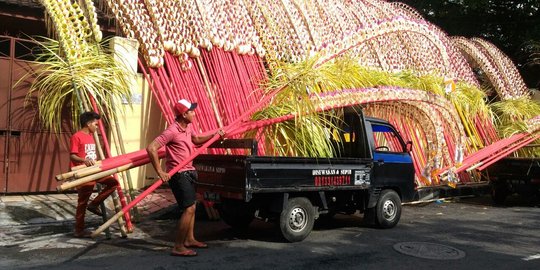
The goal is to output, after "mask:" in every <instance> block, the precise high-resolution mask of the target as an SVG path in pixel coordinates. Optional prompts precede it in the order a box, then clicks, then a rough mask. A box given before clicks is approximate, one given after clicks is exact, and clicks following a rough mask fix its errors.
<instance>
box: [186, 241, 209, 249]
mask: <svg viewBox="0 0 540 270" xmlns="http://www.w3.org/2000/svg"><path fill="white" fill-rule="evenodd" d="M185 247H187V248H208V244H206V243H203V242H200V244H196V245H189V246H185Z"/></svg>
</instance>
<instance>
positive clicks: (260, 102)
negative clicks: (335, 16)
mask: <svg viewBox="0 0 540 270" xmlns="http://www.w3.org/2000/svg"><path fill="white" fill-rule="evenodd" d="M224 53H230V54H235V53H234V52H224ZM243 57H244V56H243ZM231 58H233V59H238V58H235V56H231ZM251 58H253V59H252V60H251V61H254V63H258V64H259V65H262V61H261V60H260V59H259V58H258V56H256V55H253V56H251ZM331 59H333V57H331V58H328V59H326V60H325V61H330V60H331ZM325 61H323V62H320V63H319V65H321V64H323V63H324V62H325ZM253 66H256V65H253ZM317 67H318V65H316V66H315V67H314V68H317ZM207 68H208V67H207ZM158 69H163V67H161V68H158ZM237 71H238V70H237ZM248 71H253V72H260V73H258V74H260V75H259V76H257V77H251V76H248V77H247V78H248V79H250V80H249V81H251V82H253V81H252V80H254V79H256V78H265V77H264V76H265V75H266V71H265V70H264V68H263V67H262V66H260V67H258V68H254V69H251V70H248ZM186 73H187V72H186ZM150 74H153V73H152V72H151V73H150ZM161 74H164V73H163V72H161ZM181 74H185V73H181ZM253 75H255V76H256V75H257V73H254V74H253ZM145 76H146V77H148V75H147V73H146V72H145ZM163 81H164V82H166V80H163ZM151 82H153V83H155V84H151V85H152V86H151V90H152V92H153V93H154V96H158V98H159V96H160V95H161V94H160V92H158V91H156V90H160V89H156V87H158V86H157V83H156V82H161V80H152V81H151ZM169 82H170V81H169ZM238 82H239V83H240V84H242V83H245V82H242V81H238ZM254 83H255V84H254V85H258V84H260V83H261V81H254ZM165 86H166V85H165ZM162 87H163V85H162ZM161 89H163V88H161ZM166 89H167V88H166ZM283 89H284V87H281V88H278V89H275V90H273V91H271V92H269V93H267V94H266V95H264V96H263V95H262V94H261V95H260V96H259V97H260V98H259V99H256V97H255V100H256V104H254V105H251V106H250V107H248V108H244V110H242V111H241V114H240V116H239V117H236V118H231V119H230V121H229V122H228V125H226V126H224V127H223V130H224V131H225V134H228V133H230V131H231V130H234V129H236V128H237V127H238V126H239V125H240V124H242V122H245V121H248V120H249V118H250V117H251V115H252V114H253V113H255V112H257V111H259V110H261V109H262V108H264V107H265V106H266V105H267V104H269V103H270V101H271V100H272V99H273V98H274V96H275V95H276V94H278V93H279V92H280V91H281V90H283ZM167 90H170V89H167ZM180 90H181V89H180ZM185 90H186V91H187V90H188V89H185ZM224 90H225V91H226V90H229V91H238V89H224ZM253 90H256V89H253ZM217 92H219V90H218V91H217ZM255 92H256V91H253V92H251V93H249V94H255ZM169 93H170V92H169ZM190 93H191V92H190ZM188 94H189V93H188ZM225 94H228V93H225ZM223 96H225V95H223ZM187 97H188V98H189V97H190V95H189V96H187ZM164 101H166V100H164V99H162V100H161V105H160V106H165V104H167V105H168V107H169V108H165V107H162V111H163V112H168V111H170V106H171V105H172V104H170V103H166V102H164ZM234 105H236V106H240V105H239V103H237V102H236V101H235V103H233V106H234ZM203 115H205V114H203ZM171 118H172V117H170V116H168V117H167V119H171ZM232 119H234V120H232ZM227 136H230V135H227ZM219 138H220V136H219V135H218V134H217V133H216V134H215V135H214V136H213V137H212V138H211V139H210V140H208V141H207V142H206V143H204V144H203V145H202V146H201V147H199V148H198V149H197V150H196V151H195V152H194V153H193V154H192V155H191V156H190V157H188V158H186V159H185V160H183V161H182V162H181V163H180V164H178V165H177V166H176V167H174V168H173V169H172V170H170V171H169V172H168V174H169V175H174V174H175V173H176V172H177V171H178V170H180V169H181V168H182V167H183V166H185V165H186V164H187V163H189V162H191V161H192V160H193V159H194V158H195V157H196V156H198V155H199V154H201V153H202V152H203V151H205V150H206V149H207V148H208V146H210V145H211V144H212V143H214V142H215V141H217V140H218V139H219ZM162 183H163V180H162V179H159V180H158V181H156V182H155V183H154V184H153V185H151V186H150V187H148V188H147V189H146V190H145V191H144V192H142V193H141V194H140V195H139V196H138V197H137V198H136V199H135V200H133V201H132V202H131V203H129V204H128V205H127V206H126V207H124V208H123V209H122V211H120V212H118V213H117V214H116V215H115V216H113V217H112V218H111V219H109V220H108V221H107V222H105V223H104V224H103V225H102V226H100V227H99V228H98V229H97V230H96V231H94V232H93V233H92V236H93V237H95V236H97V235H99V234H100V233H101V232H103V230H105V229H106V228H108V227H109V226H110V225H111V224H112V223H113V222H114V221H115V220H116V219H117V218H119V217H121V216H122V215H123V212H126V211H129V209H131V208H132V207H133V206H135V205H136V204H137V203H138V202H140V201H141V200H142V199H143V198H144V197H146V196H147V195H148V194H150V193H151V192H153V191H154V190H155V189H156V188H158V187H159V186H160V185H161V184H162Z"/></svg>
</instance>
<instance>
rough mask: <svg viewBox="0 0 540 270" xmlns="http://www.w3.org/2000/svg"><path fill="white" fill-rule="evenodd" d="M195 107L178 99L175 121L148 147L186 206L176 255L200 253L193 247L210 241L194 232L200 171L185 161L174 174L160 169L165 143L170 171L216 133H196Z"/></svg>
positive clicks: (180, 225)
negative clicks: (193, 122)
mask: <svg viewBox="0 0 540 270" xmlns="http://www.w3.org/2000/svg"><path fill="white" fill-rule="evenodd" d="M196 107H197V103H191V102H189V101H187V100H185V99H182V100H179V101H178V103H176V104H175V105H174V108H173V109H174V113H175V114H176V121H175V122H174V123H173V124H171V125H170V126H169V127H168V128H167V129H166V130H165V131H163V133H161V135H159V136H158V137H157V138H156V139H154V141H153V142H152V143H150V145H148V147H147V148H146V151H147V152H148V156H149V157H150V160H151V161H152V165H153V166H154V169H155V170H156V172H157V173H158V175H159V177H160V178H161V179H162V180H163V181H165V182H169V186H170V188H171V190H172V192H173V194H174V197H175V198H176V201H177V202H178V206H179V207H180V208H181V209H183V212H182V216H181V217H180V220H179V221H178V229H177V230H178V231H177V236H176V240H175V244H174V247H173V249H172V251H171V255H173V256H196V255H197V252H195V251H194V250H192V249H191V248H207V247H208V245H207V244H205V243H203V242H199V241H197V240H196V239H195V236H194V235H193V227H194V225H195V207H196V206H195V202H196V194H195V187H194V186H193V184H194V183H195V181H196V180H197V171H195V168H194V167H193V162H189V163H188V164H186V165H185V166H184V167H182V168H181V169H180V170H179V171H178V172H177V173H175V174H174V175H173V176H172V177H171V176H169V174H168V173H167V172H165V171H163V169H162V168H161V166H160V164H159V157H158V154H157V152H158V149H159V148H161V147H162V146H165V150H166V156H167V162H166V166H167V171H170V170H171V169H173V168H174V167H176V166H177V165H178V164H180V163H181V162H182V160H185V159H187V158H188V157H190V156H191V155H192V154H193V152H194V151H195V150H194V149H195V145H201V144H204V143H205V142H206V141H208V140H210V139H211V138H212V137H213V136H214V135H208V136H197V134H196V133H195V131H194V130H193V129H192V127H191V125H190V124H191V122H192V121H193V118H194V117H195V111H194V109H195V108H196ZM218 133H219V134H220V135H221V136H223V135H224V134H223V131H221V130H220V131H219V132H218Z"/></svg>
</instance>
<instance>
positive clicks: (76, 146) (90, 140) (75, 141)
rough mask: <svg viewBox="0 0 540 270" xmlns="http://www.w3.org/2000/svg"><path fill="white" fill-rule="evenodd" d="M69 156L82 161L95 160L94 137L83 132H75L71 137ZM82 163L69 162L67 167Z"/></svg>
mask: <svg viewBox="0 0 540 270" xmlns="http://www.w3.org/2000/svg"><path fill="white" fill-rule="evenodd" d="M70 149H71V150H70V151H69V153H70V154H75V155H77V156H79V157H81V158H84V159H92V160H97V152H96V142H95V141H94V136H93V135H92V134H89V133H84V132H83V131H77V132H76V133H75V134H73V136H71V147H70ZM81 164H83V162H74V161H70V163H69V166H70V167H74V166H77V165H81Z"/></svg>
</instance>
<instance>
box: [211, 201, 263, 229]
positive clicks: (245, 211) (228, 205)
mask: <svg viewBox="0 0 540 270" xmlns="http://www.w3.org/2000/svg"><path fill="white" fill-rule="evenodd" d="M217 209H218V212H219V215H220V216H221V219H223V221H224V222H225V224H227V225H229V226H231V227H232V228H233V229H237V230H244V229H247V227H249V224H251V222H252V221H253V219H254V218H255V210H254V209H253V207H252V206H251V204H249V203H246V202H243V201H237V200H224V201H223V202H222V203H220V204H219V205H218V207H217Z"/></svg>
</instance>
